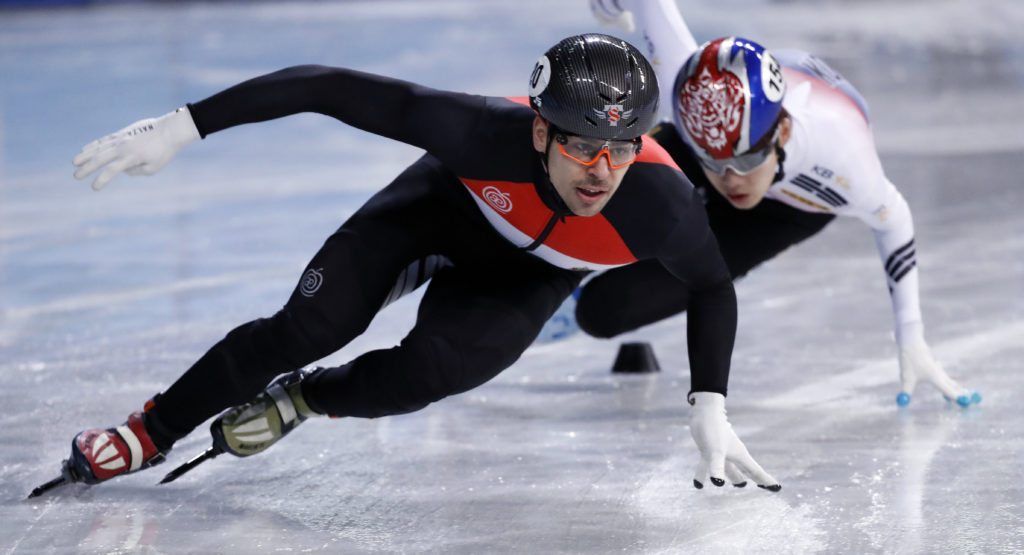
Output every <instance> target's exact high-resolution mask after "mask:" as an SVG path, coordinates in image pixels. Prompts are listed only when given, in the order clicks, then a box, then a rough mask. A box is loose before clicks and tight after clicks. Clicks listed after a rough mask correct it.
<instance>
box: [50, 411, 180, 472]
mask: <svg viewBox="0 0 1024 555" xmlns="http://www.w3.org/2000/svg"><path fill="white" fill-rule="evenodd" d="M169 450H170V449H166V450H164V451H161V450H160V449H158V448H157V447H156V445H154V443H153V440H152V439H151V438H150V437H149V432H147V431H146V415H145V413H143V412H142V411H137V412H133V413H132V414H131V415H129V416H128V421H127V422H125V423H124V424H121V425H120V426H116V427H114V428H107V429H105V430H86V431H84V432H79V434H78V435H76V436H75V439H73V440H72V441H71V457H70V458H69V459H68V460H66V461H64V472H65V473H67V474H68V478H69V479H70V481H73V482H84V483H86V484H98V483H100V482H103V481H106V480H109V479H111V478H113V477H115V476H120V475H122V474H129V473H132V472H136V471H138V470H142V469H144V468H149V467H151V466H153V465H157V464H160V463H162V462H164V456H165V455H166V453H167V451H169Z"/></svg>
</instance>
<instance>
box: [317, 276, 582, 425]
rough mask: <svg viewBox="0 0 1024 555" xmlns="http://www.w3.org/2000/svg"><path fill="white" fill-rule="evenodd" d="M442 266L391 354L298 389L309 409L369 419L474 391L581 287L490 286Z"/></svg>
mask: <svg viewBox="0 0 1024 555" xmlns="http://www.w3.org/2000/svg"><path fill="white" fill-rule="evenodd" d="M456 270H457V268H445V269H444V270H442V271H440V272H439V273H438V274H437V275H436V276H435V277H434V279H433V281H432V282H431V283H430V285H429V286H428V288H427V292H426V294H425V295H424V298H423V301H422V303H421V305H420V313H419V316H418V318H417V322H416V326H415V327H414V328H413V330H412V331H411V332H410V333H409V335H408V336H407V337H406V338H405V339H404V340H403V341H402V343H401V344H400V345H399V346H397V347H394V348H391V349H384V350H378V351H373V352H370V353H366V354H364V355H362V356H360V357H358V358H356V359H355V360H353V361H352V362H350V363H349V364H346V365H344V366H341V367H338V368H329V369H323V370H320V371H318V372H317V373H315V374H314V375H313V376H311V377H310V379H309V380H308V381H307V383H306V385H305V386H304V387H303V394H304V396H305V398H306V400H307V401H308V402H309V405H310V407H311V408H313V409H314V410H316V411H318V412H324V413H327V414H331V415H334V416H357V417H365V418H374V417H380V416H387V415H394V414H404V413H409V412H413V411H416V410H419V409H422V408H423V407H426V406H427V405H429V404H430V403H433V402H435V401H438V400H440V399H443V398H445V397H447V396H450V395H454V394H457V393H462V392H465V391H469V390H470V389H473V388H475V387H477V386H479V385H481V384H483V383H485V382H487V381H488V380H490V379H491V378H493V377H494V376H496V375H497V374H498V373H500V372H501V371H502V370H504V369H505V368H507V367H509V366H511V365H512V363H514V362H515V361H516V360H517V359H518V358H519V356H520V355H521V354H522V352H523V351H525V350H526V348H527V347H529V346H530V344H531V343H532V342H533V340H534V338H536V336H537V334H538V333H539V331H540V329H541V327H543V325H544V322H546V321H547V319H548V318H549V317H550V316H551V314H553V313H554V311H555V310H556V309H557V308H558V306H559V305H560V304H561V302H562V300H564V299H565V297H567V296H568V295H569V293H571V292H572V290H573V289H574V288H575V287H576V285H577V284H578V283H579V276H578V275H573V274H571V273H570V272H565V271H562V270H558V271H556V272H555V274H557V275H555V276H554V279H550V276H547V277H548V279H547V281H538V279H534V278H531V277H524V278H523V280H522V281H521V282H519V283H515V280H509V281H508V282H505V283H495V282H494V280H489V281H487V282H485V283H483V284H481V283H480V282H479V280H474V279H472V278H470V279H466V277H467V276H464V275H460V273H459V272H458V271H456Z"/></svg>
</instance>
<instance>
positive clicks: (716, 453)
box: [689, 391, 782, 491]
mask: <svg viewBox="0 0 1024 555" xmlns="http://www.w3.org/2000/svg"><path fill="white" fill-rule="evenodd" d="M689 401H690V404H691V405H693V412H692V413H691V415H690V434H691V435H692V436H693V440H694V441H695V442H697V447H698V448H699V449H700V464H699V465H697V472H696V473H695V474H694V476H693V485H694V486H695V487H696V488H697V489H701V488H703V487H704V480H705V479H706V478H707V477H708V476H709V475H710V477H711V483H712V484H714V485H716V486H723V485H725V478H728V479H729V481H730V482H732V484H733V485H734V486H736V487H740V488H741V487H743V486H745V485H747V477H750V479H752V480H754V482H756V483H757V485H758V486H759V487H762V488H764V489H767V490H770V491H779V490H780V489H782V486H781V485H780V484H779V482H778V481H776V480H775V478H772V477H771V475H770V474H768V473H767V472H765V471H764V469H763V468H761V465H759V464H757V461H755V460H754V458H753V457H751V456H750V453H749V452H748V451H747V448H746V446H744V445H743V442H742V441H740V438H738V437H736V432H734V431H733V430H732V426H731V425H730V424H729V420H728V419H727V418H726V416H725V396H724V395H722V394H721V393H711V392H708V391H698V392H695V393H691V394H690V397H689Z"/></svg>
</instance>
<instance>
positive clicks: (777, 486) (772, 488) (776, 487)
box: [757, 484, 782, 492]
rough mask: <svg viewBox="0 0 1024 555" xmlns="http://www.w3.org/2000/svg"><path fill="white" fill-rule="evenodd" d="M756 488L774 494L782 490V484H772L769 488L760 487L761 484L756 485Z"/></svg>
mask: <svg viewBox="0 0 1024 555" xmlns="http://www.w3.org/2000/svg"><path fill="white" fill-rule="evenodd" d="M757 487H759V488H761V489H766V490H768V491H772V492H775V491H779V490H781V489H782V484H772V485H770V486H764V485H761V484H757Z"/></svg>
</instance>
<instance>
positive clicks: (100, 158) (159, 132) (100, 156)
mask: <svg viewBox="0 0 1024 555" xmlns="http://www.w3.org/2000/svg"><path fill="white" fill-rule="evenodd" d="M199 138H200V137H199V131H198V130H197V129H196V124H195V122H193V121H192V114H190V113H189V111H188V108H179V109H177V110H175V111H174V112H171V113H169V114H165V115H163V116H160V117H158V118H149V119H144V120H140V121H137V122H135V123H133V124H131V125H129V126H128V127H125V128H124V129H121V130H120V131H117V132H114V133H112V134H110V135H107V136H106V137H103V138H102V139H97V140H95V141H93V142H91V143H89V144H87V145H85V146H84V147H82V152H81V153H80V154H79V155H78V156H75V158H74V160H72V161H71V163H72V164H74V165H75V167H77V168H78V169H77V170H75V179H82V178H83V177H85V176H87V175H89V174H91V173H93V172H95V171H96V170H98V169H100V168H103V171H102V172H100V174H99V175H98V176H97V177H96V179H95V180H93V182H92V188H93V189H94V190H96V191H99V190H100V189H102V188H103V187H104V186H105V185H106V184H107V183H109V182H110V180H111V179H113V178H114V176H116V175H117V174H119V173H121V172H124V173H126V174H128V175H153V174H154V173H156V172H158V171H160V170H161V169H162V168H163V167H164V166H166V165H167V163H168V162H170V161H171V158H174V155H175V154H177V153H178V151H179V150H181V149H182V148H183V147H184V146H185V145H187V144H189V143H191V142H193V141H198V140H199Z"/></svg>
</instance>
